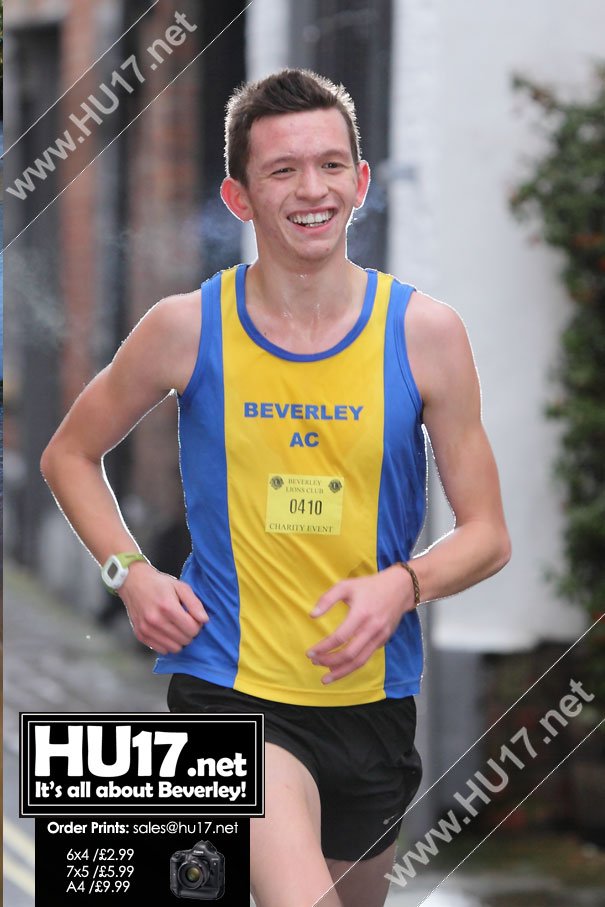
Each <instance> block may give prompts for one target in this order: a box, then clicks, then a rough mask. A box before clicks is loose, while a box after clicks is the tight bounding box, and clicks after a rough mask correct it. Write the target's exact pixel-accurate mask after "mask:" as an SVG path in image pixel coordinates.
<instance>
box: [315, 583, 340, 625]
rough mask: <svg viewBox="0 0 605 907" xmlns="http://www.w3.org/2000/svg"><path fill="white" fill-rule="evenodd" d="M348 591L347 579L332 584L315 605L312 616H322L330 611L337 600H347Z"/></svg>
mask: <svg viewBox="0 0 605 907" xmlns="http://www.w3.org/2000/svg"><path fill="white" fill-rule="evenodd" d="M348 593H349V584H348V583H347V581H346V580H343V581H342V582H340V583H336V585H335V586H332V588H331V589H328V591H327V592H324V594H323V595H322V596H321V598H319V599H318V600H317V603H316V605H315V607H314V608H313V610H312V611H311V617H321V615H322V614H325V613H326V611H329V610H330V608H332V607H333V606H334V605H335V604H336V602H341V601H345V600H346V597H347V595H348Z"/></svg>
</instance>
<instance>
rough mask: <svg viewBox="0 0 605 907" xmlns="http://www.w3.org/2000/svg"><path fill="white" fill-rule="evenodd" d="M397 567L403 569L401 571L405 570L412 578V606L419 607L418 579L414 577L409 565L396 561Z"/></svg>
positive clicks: (414, 574)
mask: <svg viewBox="0 0 605 907" xmlns="http://www.w3.org/2000/svg"><path fill="white" fill-rule="evenodd" d="M397 566H398V567H403V569H404V570H407V572H408V573H409V574H410V576H411V577H412V585H413V587H414V604H415V605H419V604H420V584H419V582H418V577H417V576H416V573H415V571H414V570H412V568H411V567H410V565H409V564H406V563H405V562H404V561H397Z"/></svg>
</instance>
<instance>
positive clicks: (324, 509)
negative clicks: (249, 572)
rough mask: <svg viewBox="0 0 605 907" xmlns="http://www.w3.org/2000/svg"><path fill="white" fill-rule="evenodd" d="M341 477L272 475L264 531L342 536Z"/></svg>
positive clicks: (342, 485)
mask: <svg viewBox="0 0 605 907" xmlns="http://www.w3.org/2000/svg"><path fill="white" fill-rule="evenodd" d="M343 498H344V479H343V478H342V476H299V475H291V474H287V473H285V474H284V473H271V474H270V475H269V478H268V482H267V515H266V519H265V530H266V531H267V532H281V533H286V534H291V533H292V534H293V533H304V534H309V533H310V534H315V535H340V523H341V520H342V502H343Z"/></svg>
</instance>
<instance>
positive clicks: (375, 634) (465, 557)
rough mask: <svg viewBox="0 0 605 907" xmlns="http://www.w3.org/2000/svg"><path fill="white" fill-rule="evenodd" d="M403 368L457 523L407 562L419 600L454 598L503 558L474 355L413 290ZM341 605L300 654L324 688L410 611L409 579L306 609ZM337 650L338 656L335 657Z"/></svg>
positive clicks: (442, 312)
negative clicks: (343, 612)
mask: <svg viewBox="0 0 605 907" xmlns="http://www.w3.org/2000/svg"><path fill="white" fill-rule="evenodd" d="M406 336H407V344H408V354H409V359H410V365H411V368H412V372H413V374H414V377H415V380H416V384H417V385H418V389H419V391H420V395H421V397H422V400H423V403H424V411H423V417H424V423H425V426H426V428H427V431H428V434H429V437H430V440H431V445H432V448H433V453H434V455H435V461H436V463H437V468H438V470H439V476H440V478H441V482H442V484H443V488H444V491H445V494H446V496H447V499H448V501H449V504H450V506H451V508H452V511H453V513H454V518H455V526H454V528H453V530H452V531H451V532H449V533H448V534H447V535H445V536H444V537H443V538H441V539H440V540H439V541H437V542H435V543H434V544H433V545H432V546H431V547H430V548H429V549H428V550H427V551H425V552H424V553H423V554H420V555H419V556H418V557H415V558H413V559H412V560H411V561H410V566H411V567H412V569H413V570H414V572H415V573H416V576H417V578H418V585H419V589H420V600H421V601H422V602H427V601H433V600H434V599H438V598H444V597H446V596H449V595H454V594H455V593H457V592H461V591H462V590H463V589H466V588H468V587H469V586H472V585H474V584H475V583H478V582H480V581H481V580H483V579H485V578H487V577H488V576H491V575H492V574H494V573H496V572H497V571H498V570H500V569H501V568H502V567H503V566H504V565H505V564H506V563H507V562H508V560H509V557H510V540H509V536H508V531H507V528H506V522H505V519H504V512H503V507H502V499H501V494H500V483H499V478H498V471H497V468H496V463H495V460H494V456H493V453H492V450H491V446H490V444H489V441H488V439H487V436H486V433H485V429H484V427H483V424H482V421H481V393H480V388H479V379H478V376H477V372H476V369H475V364H474V361H473V355H472V351H471V347H470V343H469V341H468V337H467V334H466V330H465V328H464V325H463V323H462V321H461V319H460V317H459V316H458V315H457V314H456V312H454V311H453V309H451V308H449V307H448V306H445V305H443V304H442V303H439V302H437V301H436V300H434V299H431V298H430V297H426V296H422V295H421V294H418V293H416V294H415V295H414V297H413V298H412V301H411V302H410V306H409V311H408V314H407V316H406ZM338 601H344V602H345V603H346V604H347V605H348V607H349V613H348V615H347V617H346V618H345V620H344V621H343V622H342V623H341V624H340V626H339V627H337V629H336V630H335V631H334V633H332V634H330V636H328V637H326V638H325V639H323V640H321V642H318V644H317V645H316V646H314V647H313V649H312V650H311V651H309V652H308V653H307V654H308V655H309V657H310V658H311V660H312V661H313V663H314V664H320V665H324V666H326V667H327V668H329V673H328V674H326V675H325V676H324V678H322V679H323V682H324V683H329V682H331V681H333V680H338V679H339V678H341V677H344V676H346V675H347V674H350V673H351V672H352V671H354V670H356V669H357V668H359V667H361V665H363V664H365V662H366V661H367V660H368V658H370V656H371V655H372V654H373V653H374V652H375V651H376V649H377V648H379V647H380V646H383V645H384V644H385V643H386V642H387V641H388V639H389V638H390V637H391V636H392V634H393V633H394V631H395V629H396V628H397V625H398V624H399V621H400V620H401V617H402V616H403V614H404V613H405V612H406V611H410V610H412V609H413V608H414V607H415V601H414V588H413V584H412V579H411V576H410V575H409V574H408V573H407V572H406V571H405V570H403V569H402V568H401V567H400V566H398V565H393V566H391V567H388V568H386V569H385V570H382V571H380V572H379V573H376V574H374V575H372V576H368V577H361V578H356V579H347V580H343V581H341V582H339V583H337V584H336V585H335V586H333V587H332V588H331V589H329V590H328V591H327V592H326V593H325V594H324V595H323V596H322V597H321V598H320V599H319V601H318V602H317V604H316V606H315V608H314V609H313V611H312V612H311V614H312V616H314V617H316V616H319V615H320V614H324V613H325V612H326V611H327V610H329V608H331V607H332V606H333V605H334V604H336V602H338ZM335 649H338V651H334V650H335Z"/></svg>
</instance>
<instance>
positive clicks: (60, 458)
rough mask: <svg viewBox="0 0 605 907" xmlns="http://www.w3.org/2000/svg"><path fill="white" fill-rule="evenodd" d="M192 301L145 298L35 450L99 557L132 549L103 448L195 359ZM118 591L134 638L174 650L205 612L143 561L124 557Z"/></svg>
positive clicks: (196, 324) (183, 379) (196, 320)
mask: <svg viewBox="0 0 605 907" xmlns="http://www.w3.org/2000/svg"><path fill="white" fill-rule="evenodd" d="M200 310H201V306H200V298H199V291H197V292H195V293H191V294H187V295H184V296H179V297H172V298H169V299H165V300H162V301H161V302H159V303H158V304H157V305H156V306H154V307H153V308H152V309H151V310H150V311H149V312H148V313H147V315H146V316H145V317H144V318H143V319H142V320H141V321H140V322H139V324H138V325H137V326H136V327H135V328H134V330H133V331H132V333H131V334H130V335H129V337H128V338H127V339H126V340H125V341H124V343H123V344H122V346H121V347H120V349H119V350H118V352H117V353H116V355H115V357H114V359H113V361H112V362H111V363H110V365H108V366H107V367H106V368H105V369H103V371H102V372H100V374H98V375H97V376H96V378H94V379H93V381H91V382H90V384H89V385H88V386H87V387H86V388H85V389H84V390H83V392H82V393H81V394H80V396H79V397H78V399H77V400H76V402H75V403H74V404H73V406H72V407H71V409H70V411H69V413H68V414H67V416H66V417H65V419H64V420H63V422H62V423H61V425H60V426H59V428H58V429H57V431H56V432H55V434H54V436H53V437H52V439H51V440H50V442H49V444H48V446H47V448H46V450H45V451H44V453H43V455H42V460H41V468H42V473H43V475H44V478H45V479H46V481H47V483H48V485H49V487H50V489H51V491H52V492H53V494H54V496H55V498H56V500H57V503H58V504H59V507H60V508H61V510H62V511H63V513H64V515H65V517H66V518H67V520H68V521H69V522H70V524H71V526H72V527H73V529H74V531H75V533H76V535H77V536H78V537H79V538H80V539H81V541H82V542H83V544H84V545H85V546H86V547H87V548H88V550H89V551H90V552H91V554H92V555H93V557H94V558H95V559H96V560H97V561H98V563H99V564H103V563H104V562H105V561H106V560H107V558H108V557H109V556H110V555H111V554H116V553H118V552H131V551H138V550H139V548H138V545H137V543H136V541H135V539H134V538H133V536H132V535H131V533H130V532H129V530H128V528H127V526H126V524H125V522H124V520H123V518H122V515H121V513H120V509H119V507H118V504H117V501H116V499H115V496H114V494H113V492H112V490H111V488H110V486H109V483H108V482H107V477H106V475H105V470H104V467H103V457H104V456H105V454H106V453H107V452H108V451H109V450H111V449H112V448H114V447H115V446H116V445H117V444H119V442H120V441H121V440H122V439H123V438H124V437H126V435H127V434H128V433H129V432H130V431H131V429H132V428H133V427H134V426H135V425H136V424H137V422H139V420H140V419H142V418H143V416H144V415H145V414H146V413H147V412H149V410H151V409H153V408H154V407H155V406H156V405H157V404H158V403H160V401H161V400H163V399H164V397H166V396H167V394H169V393H170V392H171V391H172V390H173V389H176V390H177V391H179V392H181V391H182V390H184V388H185V386H186V385H187V382H188V380H189V378H190V376H191V373H192V371H193V368H194V365H195V359H196V355H197V348H198V341H199V333H200V317H201V315H200ZM119 594H120V597H121V598H122V600H123V601H124V604H125V605H126V608H127V611H128V615H129V618H130V621H131V624H132V627H133V630H134V632H135V635H136V636H137V638H138V639H139V640H140V641H141V642H143V643H145V644H146V645H148V646H151V647H152V648H153V649H155V650H156V651H158V652H160V653H166V652H177V651H179V650H180V649H181V648H182V647H183V646H184V645H187V644H188V643H189V642H190V641H191V640H192V639H193V637H194V636H196V635H197V633H198V632H199V630H200V628H201V626H202V625H203V623H205V622H206V620H207V615H206V612H205V611H204V608H203V605H202V603H201V602H200V601H199V599H198V598H197V597H196V596H195V595H194V593H193V591H192V590H191V588H190V587H189V586H188V585H187V584H186V583H183V582H181V581H180V580H177V579H175V578H174V577H170V576H168V575H166V574H163V573H160V572H159V571H157V570H155V568H153V567H152V566H151V565H150V564H148V563H146V562H143V561H139V562H136V563H134V564H132V565H131V567H130V569H129V573H128V577H127V579H126V581H125V583H124V585H123V586H122V588H121V589H120V592H119Z"/></svg>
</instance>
